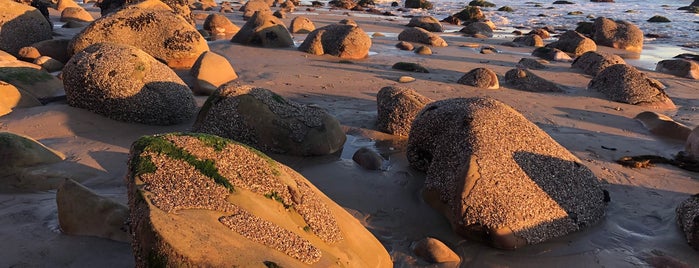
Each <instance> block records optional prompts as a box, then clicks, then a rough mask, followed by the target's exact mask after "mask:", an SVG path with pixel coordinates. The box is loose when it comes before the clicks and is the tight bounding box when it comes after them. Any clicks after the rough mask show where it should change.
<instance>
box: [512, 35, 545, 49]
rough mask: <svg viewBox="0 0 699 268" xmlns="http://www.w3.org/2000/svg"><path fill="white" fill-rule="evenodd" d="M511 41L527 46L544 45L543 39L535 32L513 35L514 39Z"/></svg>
mask: <svg viewBox="0 0 699 268" xmlns="http://www.w3.org/2000/svg"><path fill="white" fill-rule="evenodd" d="M512 42H513V43H516V44H521V45H524V46H528V47H543V46H544V40H543V39H541V36H539V35H536V34H530V35H525V36H520V37H515V39H514V40H513V41H512Z"/></svg>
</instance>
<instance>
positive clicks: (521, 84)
mask: <svg viewBox="0 0 699 268" xmlns="http://www.w3.org/2000/svg"><path fill="white" fill-rule="evenodd" d="M505 83H507V84H508V85H509V86H511V87H513V88H516V89H519V90H524V91H531V92H563V90H562V89H561V88H560V87H559V86H558V85H557V84H556V83H553V82H551V81H548V80H546V79H544V78H541V77H539V76H538V75H535V74H534V73H532V72H530V71H529V70H527V69H519V68H515V69H512V70H509V71H507V73H505Z"/></svg>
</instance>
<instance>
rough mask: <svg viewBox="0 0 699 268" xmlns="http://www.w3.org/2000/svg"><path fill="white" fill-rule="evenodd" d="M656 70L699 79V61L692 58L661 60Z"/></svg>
mask: <svg viewBox="0 0 699 268" xmlns="http://www.w3.org/2000/svg"><path fill="white" fill-rule="evenodd" d="M655 71H657V72H661V73H666V74H671V75H674V76H679V77H686V78H689V79H694V80H697V79H699V63H697V62H696V61H691V60H683V59H677V60H661V61H660V62H658V65H656V66H655Z"/></svg>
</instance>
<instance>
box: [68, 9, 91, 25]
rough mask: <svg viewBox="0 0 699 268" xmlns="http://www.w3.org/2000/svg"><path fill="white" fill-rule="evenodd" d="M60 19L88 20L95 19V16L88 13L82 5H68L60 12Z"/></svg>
mask: <svg viewBox="0 0 699 268" xmlns="http://www.w3.org/2000/svg"><path fill="white" fill-rule="evenodd" d="M60 20H61V21H63V22H67V21H84V22H90V21H93V20H95V18H93V17H92V15H90V13H89V12H87V10H85V9H84V8H82V7H68V8H66V9H64V10H63V11H62V12H61V19H60Z"/></svg>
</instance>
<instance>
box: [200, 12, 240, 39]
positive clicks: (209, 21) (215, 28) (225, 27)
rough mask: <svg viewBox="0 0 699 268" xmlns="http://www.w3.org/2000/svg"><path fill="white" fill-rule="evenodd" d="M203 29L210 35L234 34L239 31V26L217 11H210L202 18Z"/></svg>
mask: <svg viewBox="0 0 699 268" xmlns="http://www.w3.org/2000/svg"><path fill="white" fill-rule="evenodd" d="M203 27H204V30H207V31H209V33H210V34H211V35H217V34H222V35H234V34H236V33H238V31H240V27H238V26H237V25H235V24H233V22H231V21H230V20H229V19H228V18H227V17H226V16H224V15H222V14H219V13H211V14H209V15H208V16H206V19H205V20H204V26H203Z"/></svg>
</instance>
